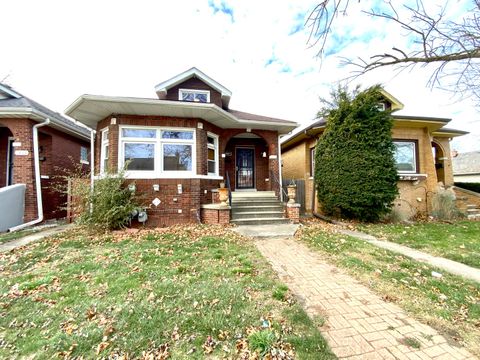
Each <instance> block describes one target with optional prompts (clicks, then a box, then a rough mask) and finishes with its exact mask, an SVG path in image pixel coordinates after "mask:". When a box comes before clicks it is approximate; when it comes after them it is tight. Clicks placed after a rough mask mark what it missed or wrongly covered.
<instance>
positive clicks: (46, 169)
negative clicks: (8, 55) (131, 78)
mask: <svg viewBox="0 0 480 360" xmlns="http://www.w3.org/2000/svg"><path fill="white" fill-rule="evenodd" d="M47 119H48V122H49V123H48V124H46V122H47V121H46V120H47ZM37 124H42V125H41V127H40V126H39V127H38V130H37V129H35V128H34V125H37ZM34 132H37V134H38V148H37V149H35V148H34V146H33V136H34V135H33V134H34ZM89 150H90V131H89V130H88V129H87V128H85V127H83V126H80V125H78V124H76V123H75V122H74V121H72V120H70V119H68V118H66V117H64V116H61V115H60V114H58V113H56V112H54V111H52V110H50V109H48V108H46V107H44V106H42V105H40V104H39V103H37V102H35V101H33V100H31V99H29V98H28V97H26V96H23V95H22V94H20V93H19V92H17V91H16V90H14V89H12V88H11V87H10V86H8V85H5V84H1V83H0V188H5V187H6V186H9V185H14V184H25V185H26V193H25V211H24V218H23V221H24V222H30V221H33V220H35V219H38V217H39V211H38V208H37V192H36V174H35V159H34V154H35V151H38V158H39V169H40V174H39V175H40V177H39V178H40V179H41V180H40V182H41V188H42V191H41V194H40V195H41V200H42V203H43V218H44V219H52V218H63V217H65V215H66V212H65V210H62V209H61V207H62V206H63V205H64V203H65V196H64V195H62V194H59V193H56V192H55V191H53V190H52V186H51V185H52V181H53V180H54V179H55V177H56V175H59V174H60V172H61V171H62V169H66V170H68V169H71V168H72V167H73V166H75V164H80V163H81V160H83V162H84V163H88V153H89ZM82 157H83V158H82ZM2 205H3V206H6V204H0V206H2Z"/></svg>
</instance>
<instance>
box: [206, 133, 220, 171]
mask: <svg viewBox="0 0 480 360" xmlns="http://www.w3.org/2000/svg"><path fill="white" fill-rule="evenodd" d="M208 137H211V138H213V144H210V143H209V142H208ZM208 149H212V150H213V151H215V158H214V161H215V172H214V173H211V172H209V171H208V161H209V160H208ZM218 173H219V156H218V135H215V134H213V133H210V132H207V174H208V175H212V176H218Z"/></svg>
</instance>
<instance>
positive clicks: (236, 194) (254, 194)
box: [232, 191, 277, 199]
mask: <svg viewBox="0 0 480 360" xmlns="http://www.w3.org/2000/svg"><path fill="white" fill-rule="evenodd" d="M259 197H274V198H277V196H276V195H275V191H232V199H236V198H259Z"/></svg>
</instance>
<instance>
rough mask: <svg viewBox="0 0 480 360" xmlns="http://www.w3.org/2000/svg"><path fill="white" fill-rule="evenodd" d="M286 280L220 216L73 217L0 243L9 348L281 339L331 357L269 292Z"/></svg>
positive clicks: (67, 351) (194, 350) (202, 348)
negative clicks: (185, 220)
mask: <svg viewBox="0 0 480 360" xmlns="http://www.w3.org/2000/svg"><path fill="white" fill-rule="evenodd" d="M283 288H284V287H283V286H282V284H281V283H279V282H278V280H277V278H276V277H275V275H274V273H273V272H272V270H271V268H270V266H269V265H268V264H267V262H266V261H265V260H264V259H263V258H262V257H261V256H260V254H259V253H258V251H257V250H256V249H255V247H254V246H253V244H251V243H250V242H248V241H246V240H244V239H241V238H238V237H237V236H236V235H233V234H231V233H230V232H228V231H225V230H223V229H221V228H215V227H205V226H191V227H185V228H180V227H179V228H174V229H171V230H166V231H162V232H154V231H151V232H140V233H138V234H132V233H128V232H121V233H113V234H105V235H101V236H95V235H90V234H88V233H86V232H84V231H81V230H78V229H75V230H72V231H69V232H67V233H64V234H63V235H62V237H61V238H60V237H54V238H50V239H45V240H43V241H41V242H39V243H35V244H31V245H29V246H27V247H26V248H24V249H22V250H16V251H14V252H10V253H2V254H0V344H1V345H0V358H28V357H31V356H33V355H35V359H50V358H57V357H68V358H72V357H83V358H97V357H108V356H111V357H112V358H113V357H114V356H116V355H119V354H124V355H128V356H129V358H136V357H140V356H142V354H144V355H145V354H157V355H158V354H159V353H161V352H164V353H168V354H169V355H170V357H171V358H173V359H179V358H180V359H182V358H193V359H203V358H205V357H206V354H211V356H213V357H214V358H221V357H233V358H236V357H238V356H239V355H240V352H241V353H242V354H244V353H253V352H254V351H257V352H260V351H268V349H272V348H273V349H283V350H285V351H292V352H294V354H295V356H296V357H297V358H299V359H332V358H334V356H333V355H332V354H331V352H330V351H329V349H328V346H327V344H326V342H325V340H324V339H323V338H322V336H321V334H320V333H319V331H318V328H317V326H316V324H315V323H314V322H312V321H311V320H310V319H309V318H308V316H307V315H306V314H305V312H304V311H303V309H302V308H301V307H300V306H299V305H298V304H296V303H295V302H286V301H281V300H277V299H275V298H273V297H272V293H273V292H274V290H275V289H283ZM263 331H270V332H271V333H272V334H274V341H273V342H272V343H271V344H270V343H266V342H264V341H263V340H265V339H263V340H262V336H263V333H262V332H263ZM254 334H261V335H254ZM253 339H255V340H253ZM267 340H268V339H267ZM255 341H257V342H256V343H255ZM252 342H253V343H252ZM261 344H264V345H265V346H264V347H262V346H263V345H261Z"/></svg>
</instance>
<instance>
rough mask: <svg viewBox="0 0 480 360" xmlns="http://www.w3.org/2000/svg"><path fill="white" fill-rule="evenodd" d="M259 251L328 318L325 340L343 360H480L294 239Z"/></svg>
mask: <svg viewBox="0 0 480 360" xmlns="http://www.w3.org/2000/svg"><path fill="white" fill-rule="evenodd" d="M256 245H257V247H258V249H259V250H260V251H261V253H262V254H263V255H264V256H265V257H266V258H267V259H268V260H269V261H270V263H271V264H272V266H273V268H274V270H275V271H276V272H277V273H278V274H279V276H280V278H281V279H282V281H284V282H285V283H286V284H287V285H288V286H289V288H290V290H291V291H292V292H293V293H294V294H295V295H296V296H298V297H299V298H300V299H302V301H304V307H305V309H306V311H307V313H308V314H309V315H310V316H315V315H322V316H324V317H325V319H326V321H325V325H324V326H323V327H322V328H321V331H322V334H323V335H324V337H325V338H326V339H327V341H328V343H329V345H330V347H331V349H332V351H333V352H334V353H335V354H336V355H337V356H338V357H339V358H344V359H449V360H450V359H476V357H474V356H473V355H472V354H470V353H469V352H468V351H466V350H465V349H464V348H461V347H457V346H455V345H452V344H450V343H449V342H448V341H447V340H446V339H445V338H444V337H443V336H441V335H439V334H438V332H437V331H436V330H434V329H432V328H431V327H429V326H426V325H423V324H421V323H420V322H418V321H416V320H414V319H412V318H410V317H409V316H407V314H406V313H405V312H404V311H403V310H402V309H400V308H399V307H398V306H397V305H394V304H392V303H387V302H385V301H383V300H382V299H381V298H380V297H379V296H378V295H376V294H374V293H373V292H371V291H370V290H369V289H368V288H366V287H365V286H364V285H362V284H360V283H359V282H358V281H356V280H354V279H353V278H352V277H350V276H349V275H347V274H346V273H344V272H342V271H341V270H339V269H338V268H337V267H335V266H332V265H330V264H328V263H326V262H325V261H324V260H322V259H321V258H320V256H319V255H318V254H315V253H314V252H312V251H311V250H309V249H308V248H307V247H306V246H305V245H303V244H301V243H299V242H297V241H295V240H294V239H291V238H288V239H287V238H284V239H278V238H276V239H272V238H270V239H262V240H257V241H256ZM412 339H415V340H414V341H413V340H412ZM412 343H414V344H416V345H419V346H420V347H419V348H416V347H415V346H414V347H412V346H409V344H410V345H411V344H412Z"/></svg>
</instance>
